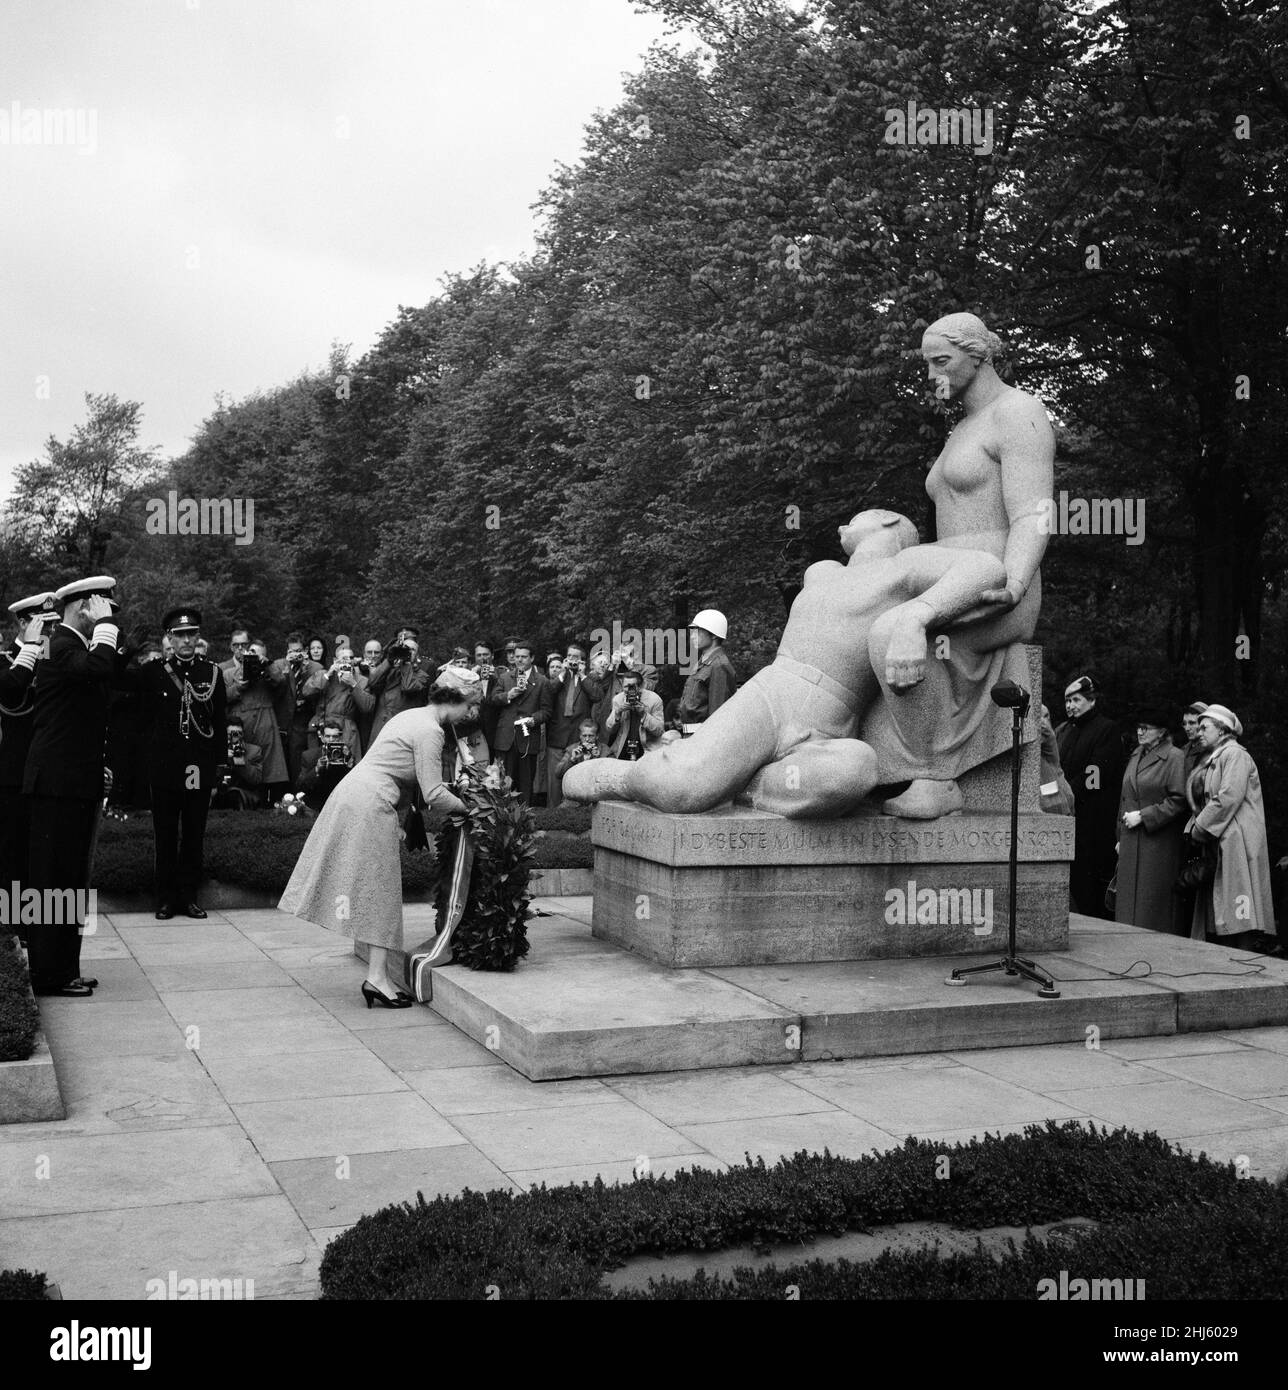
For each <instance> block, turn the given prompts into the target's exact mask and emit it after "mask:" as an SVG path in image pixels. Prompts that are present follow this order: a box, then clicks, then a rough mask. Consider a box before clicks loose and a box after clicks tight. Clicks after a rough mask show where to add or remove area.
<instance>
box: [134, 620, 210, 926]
mask: <svg viewBox="0 0 1288 1390" xmlns="http://www.w3.org/2000/svg"><path fill="white" fill-rule="evenodd" d="M162 627H163V628H164V629H165V631H166V632H167V633H169V635H170V644H171V647H172V651H171V654H170V655H169V656H168V657H166V659H165V660H164V661H151V662H149V663H148V664H147V665H145V666H142V667H137V668H135V669H134V670H132V671H130V672H129V673H128V677H129V680H130V683H131V685H133V686H134V687H135V688H137V689H140V690H142V691H143V693H144V697H145V699H146V701H147V708H148V711H149V717H150V729H149V745H148V781H149V782H150V783H151V786H152V829H153V833H154V834H155V836H156V847H157V855H156V866H157V884H156V893H157V916H158V917H159V918H161V920H162V921H164V920H166V919H167V918H169V917H173V916H174V915H175V913H176V912H182V913H184V914H185V915H186V916H188V917H204V916H205V915H206V914H205V912H204V911H202V909H201V908H200V907H199V906H198V904H197V885H198V884H199V883H200V882H201V849H202V842H203V840H204V839H205V835H206V816H207V813H208V812H209V810H210V795H211V792H212V791H213V790H214V788H215V786H216V784H217V781H218V778H217V776H216V773H215V769H216V768H217V767H218V765H219V764H220V763H221V762H223V761H224V760H225V758H226V756H227V747H228V721H227V713H226V695H225V690H224V678H223V673H222V672H221V671H220V669H219V667H218V666H216V665H215V663H214V662H213V661H209V660H207V658H205V657H203V656H198V655H197V639H198V638H199V637H200V636H201V614H200V612H199V611H198V610H197V609H196V608H193V607H192V606H191V605H190V604H189V605H186V606H184V607H180V608H172V609H170V611H169V612H168V613H167V614H166V615H165V617H164V618H163V619H162Z"/></svg>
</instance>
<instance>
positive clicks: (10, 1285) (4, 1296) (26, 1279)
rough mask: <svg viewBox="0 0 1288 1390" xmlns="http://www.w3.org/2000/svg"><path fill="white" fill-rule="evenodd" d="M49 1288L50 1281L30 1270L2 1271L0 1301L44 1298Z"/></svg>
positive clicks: (0, 1275)
mask: <svg viewBox="0 0 1288 1390" xmlns="http://www.w3.org/2000/svg"><path fill="white" fill-rule="evenodd" d="M48 1288H49V1281H48V1280H47V1279H46V1278H45V1276H44V1275H43V1274H35V1273H33V1272H32V1271H31V1270H29V1269H0V1300H3V1301H5V1302H13V1301H15V1300H17V1299H33V1298H44V1297H46V1296H47V1293H48Z"/></svg>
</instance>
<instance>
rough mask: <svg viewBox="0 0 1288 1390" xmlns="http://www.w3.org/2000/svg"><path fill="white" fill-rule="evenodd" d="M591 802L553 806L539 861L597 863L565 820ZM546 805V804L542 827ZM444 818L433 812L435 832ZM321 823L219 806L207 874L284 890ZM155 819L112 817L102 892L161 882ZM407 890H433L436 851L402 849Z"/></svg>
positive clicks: (98, 870)
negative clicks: (156, 878)
mask: <svg viewBox="0 0 1288 1390" xmlns="http://www.w3.org/2000/svg"><path fill="white" fill-rule="evenodd" d="M588 809H589V808H587V807H574V808H572V811H571V813H570V814H567V815H565V813H564V808H563V807H559V808H557V809H556V810H554V811H550V812H546V813H545V814H547V815H548V816H550V817H553V818H555V819H556V820H557V821H559V822H560V825H559V826H558V827H552V830H551V833H550V834H549V835H548V836H547V837H544V838H541V839H539V840H538V841H537V863H536V867H537V868H548V869H576V868H590V867H591V866H592V864H593V856H592V851H591V846H590V843H589V841H588V840H586V839H579V838H576V837H575V836H574V835H573V834H572V833H570V831H569V830H566V829H564V826H569V827H571V825H572V824H573V823H574V818H575V817H576V816H585V813H586V812H587V811H588ZM541 815H542V812H541V811H540V810H538V811H537V812H536V816H537V817H538V822H537V823H538V826H539V825H540V817H541ZM441 823H442V817H441V816H437V817H426V827H427V830H428V832H429V835H430V837H431V841H432V838H433V835H434V832H435V830H436V829H437V827H438V826H439V825H441ZM312 824H313V822H312V821H311V820H306V819H303V818H302V817H299V816H288V815H285V814H282V813H279V812H274V811H212V812H211V813H210V818H209V821H208V822H207V826H206V840H205V873H206V877H207V878H213V879H218V880H219V881H220V882H221V883H231V884H236V885H237V886H238V887H241V888H253V889H259V890H262V891H264V892H270V893H280V892H282V891H283V890H284V889H285V887H286V885H287V882H288V881H289V879H290V877H291V872H292V870H293V869H294V868H295V861H296V860H297V859H298V858H299V856H300V851H301V850H302V849H303V848H304V842H305V840H307V839H308V835H309V829H310V828H311V826H312ZM153 854H154V850H153V836H152V818H151V816H148V815H135V816H131V817H130V819H129V820H125V821H122V820H115V819H108V820H104V821H103V822H102V825H101V829H100V831H99V839H98V849H97V852H96V854H95V858H94V887H95V888H96V889H98V891H99V892H100V893H105V894H117V895H121V896H126V895H129V894H133V893H148V892H151V891H152V888H153V886H154V876H153V875H154V863H153ZM401 859H402V886H403V892H404V893H427V892H429V891H430V890H431V889H432V888H433V886H434V878H435V863H434V855H433V851H432V850H429V851H421V852H419V853H416V854H409V853H408V851H407V850H406V848H405V847H404V848H403V849H402V851H401Z"/></svg>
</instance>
